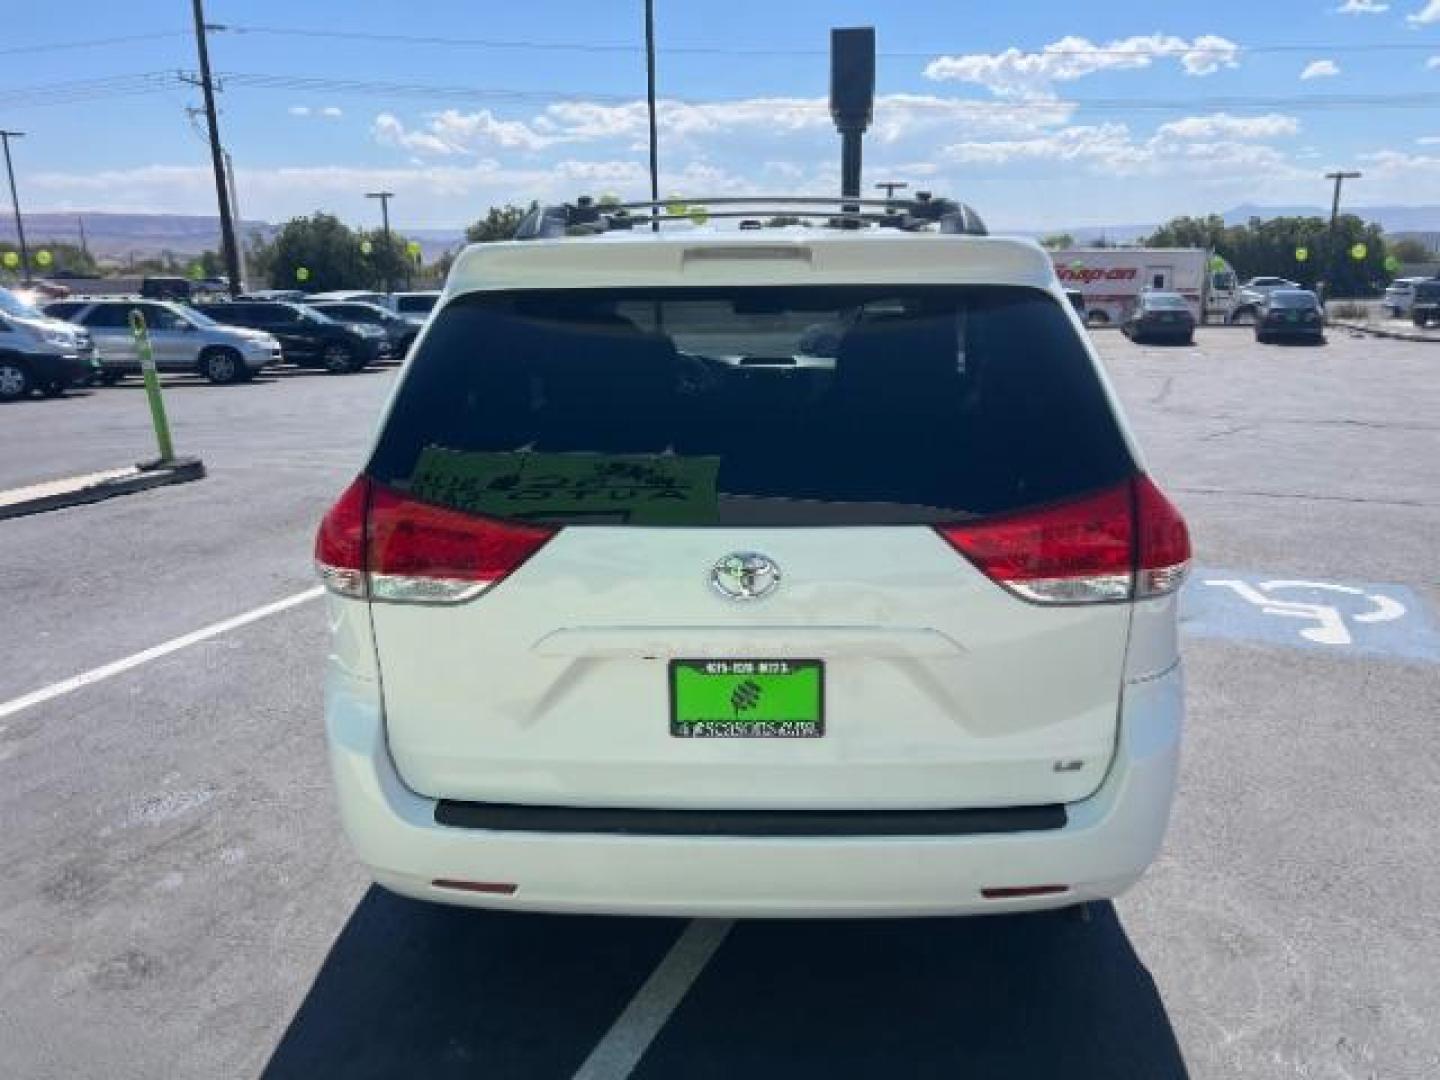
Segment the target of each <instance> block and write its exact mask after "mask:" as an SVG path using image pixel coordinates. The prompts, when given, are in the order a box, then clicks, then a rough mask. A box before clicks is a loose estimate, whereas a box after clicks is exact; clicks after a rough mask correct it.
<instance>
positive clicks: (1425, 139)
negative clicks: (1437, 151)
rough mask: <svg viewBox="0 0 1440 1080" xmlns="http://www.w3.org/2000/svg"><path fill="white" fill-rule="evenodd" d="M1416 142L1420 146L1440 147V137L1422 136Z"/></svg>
mask: <svg viewBox="0 0 1440 1080" xmlns="http://www.w3.org/2000/svg"><path fill="white" fill-rule="evenodd" d="M1415 142H1416V143H1417V144H1418V145H1420V146H1440V135H1421V136H1420V137H1419V138H1418V139H1416V140H1415Z"/></svg>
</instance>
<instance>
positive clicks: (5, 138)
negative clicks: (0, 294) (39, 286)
mask: <svg viewBox="0 0 1440 1080" xmlns="http://www.w3.org/2000/svg"><path fill="white" fill-rule="evenodd" d="M24 137H25V133H24V132H23V131H0V142H3V143H4V144H5V173H6V175H7V176H9V177H10V203H11V205H12V206H14V207H15V235H16V236H17V237H18V238H19V240H20V269H21V272H22V273H23V274H24V278H25V284H26V285H29V284H30V249H29V248H28V247H27V246H26V245H25V222H24V221H23V220H22V219H21V217H20V189H19V188H17V187H16V186H15V167H14V166H13V165H12V164H11V163H10V140H11V139H23V138H24Z"/></svg>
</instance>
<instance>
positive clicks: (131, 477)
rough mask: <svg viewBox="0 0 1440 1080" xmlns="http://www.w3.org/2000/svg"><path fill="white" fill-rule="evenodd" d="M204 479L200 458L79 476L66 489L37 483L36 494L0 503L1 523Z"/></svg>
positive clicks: (63, 485) (141, 465)
mask: <svg viewBox="0 0 1440 1080" xmlns="http://www.w3.org/2000/svg"><path fill="white" fill-rule="evenodd" d="M204 476H205V463H204V462H202V461H201V460H200V459H199V458H176V459H175V460H174V461H171V462H167V463H165V464H161V463H159V462H145V463H142V464H140V465H137V466H136V467H135V469H134V471H132V472H128V473H126V474H124V475H122V476H114V477H109V478H107V479H102V480H93V479H91V478H89V477H79V478H77V480H76V481H75V482H74V483H73V485H71V486H65V481H63V480H62V481H58V482H57V483H50V484H37V485H35V489H36V491H37V494H35V495H34V496H33V497H25V498H19V499H16V500H14V501H11V502H4V501H0V521H4V520H5V519H7V518H16V517H25V516H26V515H29V514H40V513H44V512H45V511H47V510H63V509H65V508H66V507H69V506H83V505H84V504H86V503H93V502H100V501H101V500H102V499H113V498H115V497H116V496H117V495H132V494H134V493H135V492H137V491H149V490H150V489H151V488H157V487H166V486H168V485H170V484H185V483H189V482H190V481H191V480H199V479H202V478H203V477H204ZM42 489H43V490H42ZM22 490H26V489H22Z"/></svg>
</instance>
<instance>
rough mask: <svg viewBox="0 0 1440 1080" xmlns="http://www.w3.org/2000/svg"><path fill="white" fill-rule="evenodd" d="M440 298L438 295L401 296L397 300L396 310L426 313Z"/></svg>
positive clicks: (413, 313)
mask: <svg viewBox="0 0 1440 1080" xmlns="http://www.w3.org/2000/svg"><path fill="white" fill-rule="evenodd" d="M439 299H440V298H439V297H438V296H401V297H398V298H397V299H396V301H395V310H396V311H400V312H404V313H405V314H406V315H426V314H429V312H430V311H431V309H432V308H434V307H435V301H437V300H439Z"/></svg>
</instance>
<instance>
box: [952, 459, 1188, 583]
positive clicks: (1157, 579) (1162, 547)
mask: <svg viewBox="0 0 1440 1080" xmlns="http://www.w3.org/2000/svg"><path fill="white" fill-rule="evenodd" d="M939 531H940V535H941V536H943V537H944V538H945V539H946V540H947V541H949V542H950V544H951V546H953V547H954V548H955V549H956V550H957V551H959V552H960V553H961V554H962V555H964V556H965V557H966V558H967V559H969V560H970V561H971V562H972V563H974V564H975V566H976V567H977V568H978V569H979V570H981V571H982V572H983V573H984V574H985V575H986V576H987V577H989V578H990V579H991V580H993V581H996V582H998V583H999V584H1001V585H1003V586H1004V587H1005V588H1007V589H1009V590H1010V591H1011V592H1013V593H1015V594H1017V595H1018V596H1021V597H1023V598H1024V599H1026V600H1031V601H1034V602H1036V603H1044V604H1074V603H1097V602H1105V601H1118V600H1129V599H1131V598H1132V597H1134V596H1137V595H1138V596H1157V595H1160V594H1161V593H1164V592H1169V591H1171V590H1173V589H1175V588H1178V587H1179V585H1180V583H1181V581H1183V580H1184V575H1185V569H1186V566H1187V565H1188V561H1189V558H1190V542H1189V538H1188V536H1187V535H1186V532H1185V522H1184V520H1183V519H1182V518H1181V517H1180V515H1179V513H1178V511H1176V510H1175V508H1174V507H1173V506H1172V505H1171V504H1170V502H1169V501H1168V500H1167V499H1166V498H1165V496H1164V495H1162V494H1161V493H1160V490H1159V489H1158V488H1156V487H1155V485H1154V483H1153V482H1152V481H1151V480H1150V479H1149V478H1148V477H1145V476H1138V477H1135V478H1134V479H1133V480H1127V481H1126V482H1125V483H1123V484H1120V485H1118V486H1116V487H1114V488H1111V489H1109V490H1107V491H1103V492H1100V493H1099V494H1096V495H1090V496H1086V497H1083V498H1080V499H1075V500H1072V501H1070V502H1064V503H1057V504H1054V505H1051V506H1046V507H1041V508H1039V509H1036V510H1028V511H1025V512H1023V513H1019V514H1012V515H1009V516H1006V517H1001V518H995V519H992V520H989V521H982V522H975V523H973V524H965V525H946V526H941V527H940V530H939Z"/></svg>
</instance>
